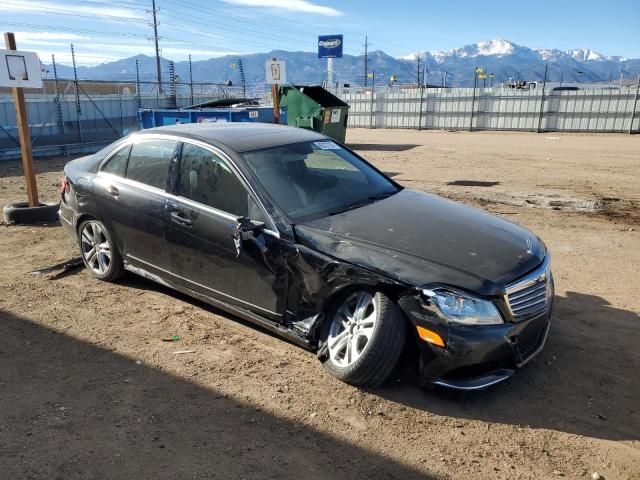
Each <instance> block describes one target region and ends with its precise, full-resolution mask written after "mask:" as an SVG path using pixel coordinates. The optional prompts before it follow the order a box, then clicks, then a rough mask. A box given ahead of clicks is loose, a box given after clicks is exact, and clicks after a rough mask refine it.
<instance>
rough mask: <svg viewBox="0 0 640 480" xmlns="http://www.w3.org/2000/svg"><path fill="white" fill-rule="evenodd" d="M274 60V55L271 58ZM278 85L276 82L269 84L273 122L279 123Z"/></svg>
mask: <svg viewBox="0 0 640 480" xmlns="http://www.w3.org/2000/svg"><path fill="white" fill-rule="evenodd" d="M271 60H273V61H274V62H275V61H276V59H275V57H274V58H272V59H271ZM278 90H279V87H278V85H276V84H273V85H271V98H273V122H274V123H280V98H279V91H278Z"/></svg>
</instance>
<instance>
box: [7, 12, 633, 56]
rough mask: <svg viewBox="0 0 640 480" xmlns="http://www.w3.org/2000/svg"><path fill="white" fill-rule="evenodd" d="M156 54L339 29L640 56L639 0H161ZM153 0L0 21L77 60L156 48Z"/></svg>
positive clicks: (215, 49)
mask: <svg viewBox="0 0 640 480" xmlns="http://www.w3.org/2000/svg"><path fill="white" fill-rule="evenodd" d="M157 7H158V8H159V14H158V15H159V23H160V25H159V34H160V36H161V40H160V45H161V47H162V55H163V56H164V57H167V58H171V59H174V60H184V59H186V58H187V55H189V54H192V57H193V59H194V60H199V59H204V58H210V57H213V56H220V55H224V54H233V53H249V52H264V51H269V50H272V49H284V50H308V51H315V49H316V43H317V35H318V34H332V33H344V35H345V52H346V53H350V54H360V53H362V51H363V46H362V44H363V43H364V36H365V34H367V35H368V36H369V42H370V43H371V46H370V49H374V50H375V49H379V50H383V51H385V52H386V53H388V54H390V55H393V56H397V57H399V56H404V55H407V54H409V53H412V52H416V51H425V50H429V51H437V50H449V49H453V48H457V47H462V46H464V45H467V44H471V43H476V42H480V41H483V40H489V39H493V38H504V39H507V40H510V41H512V42H515V43H517V44H520V45H525V46H528V47H532V48H559V49H562V50H568V49H571V48H589V49H592V50H595V51H597V52H600V53H603V54H605V55H622V56H624V57H627V58H640V0H612V1H609V2H602V1H598V2H596V1H592V0H581V1H577V0H569V1H562V0H556V1H553V2H550V1H546V0H538V1H533V2H532V1H526V0H522V1H520V2H505V1H499V0H498V1H492V2H489V1H485V2H482V1H481V0H476V1H473V2H471V1H450V2H447V1H446V0H440V1H437V2H436V1H430V0H422V1H419V0H405V1H396V2H391V1H388V0H386V1H377V0H375V1H374V0H369V1H367V0H352V1H342V2H340V1H336V0H157ZM150 8H151V0H1V1H0V29H2V30H3V31H14V32H17V42H18V47H19V48H21V49H24V50H35V51H37V52H38V53H39V54H40V56H41V59H42V60H43V61H49V60H50V58H51V54H52V53H53V54H55V55H56V60H57V61H59V62H63V63H67V62H68V61H69V58H70V53H69V44H70V43H73V44H74V46H75V49H76V53H77V55H78V60H79V63H80V64H97V63H102V62H105V61H110V60H115V59H118V58H125V57H128V56H132V55H134V54H137V53H145V54H148V55H151V54H153V43H152V42H151V41H150V40H149V37H150V35H151V27H150V26H149V23H150V22H151V16H150V13H149V12H148V10H149V9H150Z"/></svg>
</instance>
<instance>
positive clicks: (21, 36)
mask: <svg viewBox="0 0 640 480" xmlns="http://www.w3.org/2000/svg"><path fill="white" fill-rule="evenodd" d="M15 35H16V40H17V41H19V42H25V43H31V44H35V45H47V44H48V43H49V42H51V41H52V40H53V41H55V40H69V41H75V40H89V37H83V36H82V35H76V34H75V33H59V32H15Z"/></svg>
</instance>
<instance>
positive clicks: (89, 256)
mask: <svg viewBox="0 0 640 480" xmlns="http://www.w3.org/2000/svg"><path fill="white" fill-rule="evenodd" d="M80 246H81V247H80V248H81V250H82V257H83V258H84V261H85V263H86V264H87V266H88V267H89V268H90V269H91V270H92V271H93V272H94V273H96V274H97V275H104V274H105V273H106V272H107V270H109V266H110V265H111V244H110V243H109V239H108V238H107V235H106V234H105V231H104V227H103V226H102V225H101V224H100V222H97V221H95V220H91V221H89V222H87V223H85V224H84V225H83V227H82V232H80Z"/></svg>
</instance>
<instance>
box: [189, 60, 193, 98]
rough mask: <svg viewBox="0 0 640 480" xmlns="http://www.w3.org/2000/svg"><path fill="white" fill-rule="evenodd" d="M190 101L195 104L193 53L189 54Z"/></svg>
mask: <svg viewBox="0 0 640 480" xmlns="http://www.w3.org/2000/svg"><path fill="white" fill-rule="evenodd" d="M189 101H190V102H191V105H193V67H192V66H191V54H189Z"/></svg>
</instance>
